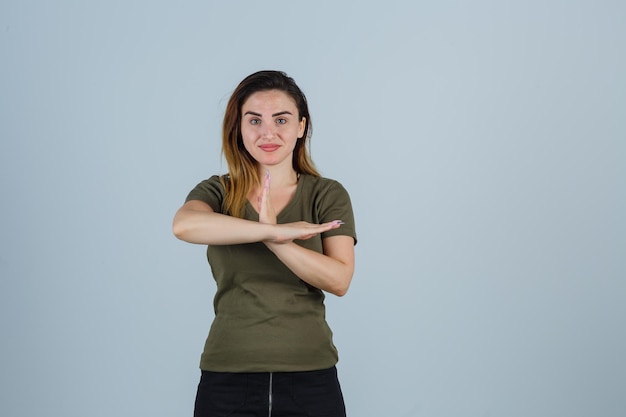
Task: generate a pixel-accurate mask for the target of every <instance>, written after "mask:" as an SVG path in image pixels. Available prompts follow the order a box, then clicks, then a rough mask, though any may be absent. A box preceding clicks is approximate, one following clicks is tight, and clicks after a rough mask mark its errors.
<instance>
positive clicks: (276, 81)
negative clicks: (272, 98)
mask: <svg viewBox="0 0 626 417" xmlns="http://www.w3.org/2000/svg"><path fill="white" fill-rule="evenodd" d="M268 90H279V91H282V92H284V93H286V94H287V95H289V96H290V97H291V98H292V99H293V101H294V102H295V104H296V108H297V109H298V113H299V114H298V118H299V120H302V118H303V117H304V118H306V119H305V120H306V125H305V127H304V133H303V134H302V137H301V138H298V140H297V142H296V147H295V149H294V151H293V169H294V170H295V171H296V173H298V174H309V175H313V176H316V177H319V176H320V174H319V172H318V171H317V169H316V168H315V165H314V164H313V161H312V160H311V157H310V155H309V150H308V141H309V140H310V138H311V134H312V130H313V127H312V125H311V115H310V114H309V106H308V104H307V101H306V97H305V95H304V93H303V92H302V91H301V90H300V88H299V87H298V86H297V85H296V82H295V81H294V80H293V78H291V77H289V76H288V75H287V74H285V73H284V72H281V71H259V72H255V73H254V74H251V75H249V76H247V77H246V78H244V79H243V81H241V83H239V85H238V86H237V88H235V91H233V94H232V95H231V96H230V99H229V100H228V104H227V105H226V111H225V112H224V123H223V125H222V155H223V156H224V158H225V159H226V163H227V165H228V175H227V176H226V175H225V176H222V177H221V181H222V184H223V186H224V189H225V190H226V197H225V199H224V213H228V214H230V215H231V216H235V217H243V214H244V207H245V205H246V201H247V199H248V194H249V193H250V190H252V188H253V187H254V186H259V185H260V179H259V175H258V172H257V162H256V160H255V159H254V158H253V157H252V155H250V153H249V152H248V151H247V150H246V148H245V147H244V145H243V139H242V137H241V108H242V107H243V104H244V102H245V101H246V100H247V99H248V97H250V96H251V95H252V94H254V93H257V92H259V91H268Z"/></svg>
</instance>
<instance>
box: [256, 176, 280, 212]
mask: <svg viewBox="0 0 626 417" xmlns="http://www.w3.org/2000/svg"><path fill="white" fill-rule="evenodd" d="M257 211H258V213H259V223H265V224H276V211H275V210H274V207H272V197H271V195H270V173H269V171H268V172H267V174H265V181H264V183H263V190H261V196H260V197H259V200H258V206H257Z"/></svg>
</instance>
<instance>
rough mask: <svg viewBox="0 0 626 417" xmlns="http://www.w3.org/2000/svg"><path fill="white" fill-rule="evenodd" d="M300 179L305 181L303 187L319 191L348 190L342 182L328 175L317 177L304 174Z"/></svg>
mask: <svg viewBox="0 0 626 417" xmlns="http://www.w3.org/2000/svg"><path fill="white" fill-rule="evenodd" d="M300 181H302V182H303V184H302V185H303V187H305V188H308V189H311V190H314V191H318V192H328V191H335V190H336V191H343V192H346V193H347V191H346V189H345V188H344V187H343V185H341V183H340V182H339V181H337V180H334V179H332V178H326V177H315V176H313V175H309V174H302V175H301V176H300Z"/></svg>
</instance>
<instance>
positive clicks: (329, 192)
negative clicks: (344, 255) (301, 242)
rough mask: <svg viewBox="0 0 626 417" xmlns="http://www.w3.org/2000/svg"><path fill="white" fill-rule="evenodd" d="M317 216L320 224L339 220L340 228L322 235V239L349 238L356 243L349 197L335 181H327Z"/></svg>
mask: <svg viewBox="0 0 626 417" xmlns="http://www.w3.org/2000/svg"><path fill="white" fill-rule="evenodd" d="M318 204H319V205H318V216H319V219H320V223H326V222H330V221H333V220H341V221H343V224H342V225H341V227H339V228H337V229H333V230H329V231H328V232H324V233H322V238H326V237H331V236H345V235H347V236H351V237H352V238H353V239H354V244H355V245H356V243H357V237H356V226H355V222H354V213H353V211H352V203H351V201H350V195H349V194H348V192H347V191H346V189H345V188H344V187H343V186H342V185H341V184H340V183H339V182H337V181H335V180H329V181H328V183H327V186H326V187H325V190H324V192H323V193H321V194H320V197H319V201H318Z"/></svg>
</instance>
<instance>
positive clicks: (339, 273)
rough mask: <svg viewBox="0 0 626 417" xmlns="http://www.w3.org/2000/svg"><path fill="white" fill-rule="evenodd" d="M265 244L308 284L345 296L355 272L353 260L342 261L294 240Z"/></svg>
mask: <svg viewBox="0 0 626 417" xmlns="http://www.w3.org/2000/svg"><path fill="white" fill-rule="evenodd" d="M265 244H266V245H267V247H268V248H269V249H270V250H271V251H272V252H273V253H274V254H275V255H276V256H277V257H278V259H280V260H281V262H283V263H284V264H285V265H286V266H287V267H288V268H289V269H290V270H291V271H292V272H293V273H294V274H296V275H297V276H298V277H299V278H300V279H302V280H303V281H305V282H307V283H308V284H310V285H312V286H314V287H316V288H319V289H321V290H324V291H326V292H329V293H331V294H334V295H337V296H343V295H345V294H346V292H347V291H348V287H349V286H350V281H351V280H352V275H353V273H354V264H353V262H342V261H340V260H338V259H335V258H332V257H330V256H328V255H325V254H323V253H319V252H316V251H313V250H310V249H307V248H304V247H302V246H300V245H298V244H296V243H294V242H288V243H273V242H265Z"/></svg>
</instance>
